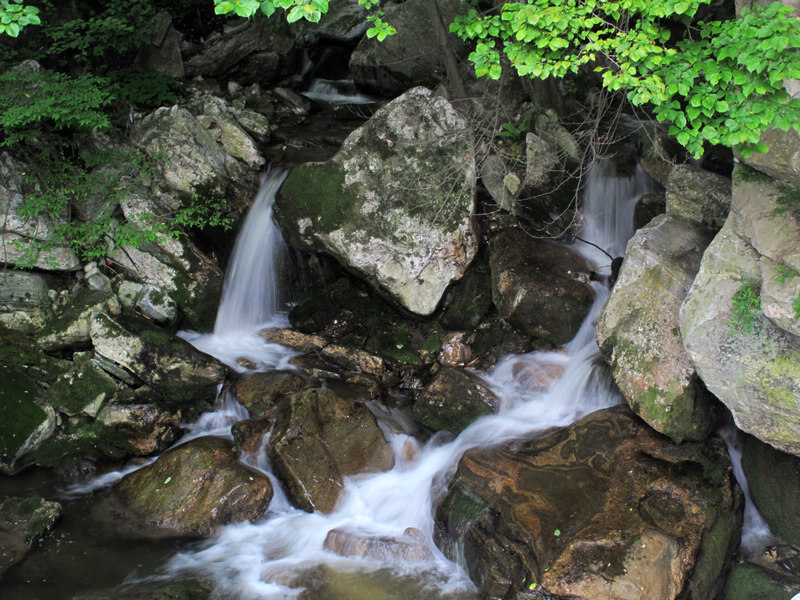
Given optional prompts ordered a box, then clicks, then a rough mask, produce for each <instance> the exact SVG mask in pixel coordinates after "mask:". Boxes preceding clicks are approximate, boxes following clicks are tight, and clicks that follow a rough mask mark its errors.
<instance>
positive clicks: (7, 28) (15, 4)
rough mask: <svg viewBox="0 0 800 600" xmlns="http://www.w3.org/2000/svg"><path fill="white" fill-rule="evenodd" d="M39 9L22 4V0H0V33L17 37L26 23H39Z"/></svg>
mask: <svg viewBox="0 0 800 600" xmlns="http://www.w3.org/2000/svg"><path fill="white" fill-rule="evenodd" d="M40 24H41V20H40V19H39V9H38V8H37V7H35V6H24V5H23V4H22V0H0V34H6V35H10V36H11V37H17V36H18V35H19V33H20V31H22V29H23V28H24V27H26V26H28V25H40Z"/></svg>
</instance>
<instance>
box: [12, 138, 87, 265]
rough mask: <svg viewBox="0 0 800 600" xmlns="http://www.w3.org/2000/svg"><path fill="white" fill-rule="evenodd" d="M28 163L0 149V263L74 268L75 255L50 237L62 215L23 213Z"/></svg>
mask: <svg viewBox="0 0 800 600" xmlns="http://www.w3.org/2000/svg"><path fill="white" fill-rule="evenodd" d="M28 170H30V167H28V166H26V165H24V164H23V163H21V162H18V161H16V160H15V159H13V158H12V157H11V156H10V155H9V154H8V153H6V152H3V153H0V215H2V217H0V251H2V254H0V263H2V264H5V265H12V266H20V267H26V268H31V267H34V268H38V269H45V270H49V271H77V270H79V269H80V268H81V262H80V260H79V259H78V256H77V255H76V254H75V253H74V252H72V250H70V249H69V248H68V247H66V246H59V245H58V244H57V240H53V239H52V236H53V231H54V229H55V226H56V225H58V224H63V223H65V217H66V215H50V214H41V215H38V216H36V217H29V216H26V214H25V212H24V204H25V196H26V194H27V193H28V192H29V191H32V190H27V189H26V185H25V181H24V174H25V172H26V171H28Z"/></svg>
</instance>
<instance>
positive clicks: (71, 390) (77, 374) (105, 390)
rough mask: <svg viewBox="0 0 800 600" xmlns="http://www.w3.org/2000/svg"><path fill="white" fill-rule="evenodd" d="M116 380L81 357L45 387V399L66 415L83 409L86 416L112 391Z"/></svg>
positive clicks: (80, 411)
mask: <svg viewBox="0 0 800 600" xmlns="http://www.w3.org/2000/svg"><path fill="white" fill-rule="evenodd" d="M116 389H117V383H116V382H115V381H114V380H113V379H112V378H111V377H110V376H109V375H108V374H107V373H106V372H105V371H103V370H102V369H101V368H100V367H99V366H97V363H95V362H93V361H84V362H81V363H78V364H76V365H75V367H74V368H73V369H72V370H71V371H69V372H67V373H63V374H62V375H60V376H59V377H58V379H56V381H55V383H54V384H53V385H52V386H50V389H48V390H47V395H46V398H47V401H48V402H49V403H50V404H51V405H52V406H54V407H55V408H57V409H58V410H59V411H61V412H63V413H65V414H67V415H70V416H74V415H78V414H80V413H85V414H87V415H88V416H90V417H94V416H95V415H97V413H98V411H99V410H100V408H101V407H102V405H103V402H105V401H106V400H107V399H108V398H110V397H111V395H112V394H113V393H114V392H115V391H116Z"/></svg>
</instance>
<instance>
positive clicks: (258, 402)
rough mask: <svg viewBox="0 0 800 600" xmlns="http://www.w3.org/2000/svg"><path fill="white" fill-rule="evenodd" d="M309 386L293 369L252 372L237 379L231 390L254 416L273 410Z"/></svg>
mask: <svg viewBox="0 0 800 600" xmlns="http://www.w3.org/2000/svg"><path fill="white" fill-rule="evenodd" d="M307 387H309V383H308V382H307V381H306V380H305V379H303V378H302V377H300V376H299V375H298V374H297V373H293V372H291V371H268V372H266V373H252V374H250V375H247V376H245V377H243V378H242V379H240V380H239V381H237V382H236V383H235V384H234V385H233V388H232V389H231V392H232V393H233V395H234V397H235V398H236V399H237V400H238V401H239V404H241V405H242V406H244V407H245V408H246V409H247V412H248V413H250V416H252V417H258V416H261V415H263V414H267V413H269V412H271V411H272V409H273V408H274V407H275V405H276V404H277V403H278V401H279V400H280V399H282V398H284V397H286V396H288V395H290V394H293V393H295V392H299V391H301V390H304V389H306V388H307Z"/></svg>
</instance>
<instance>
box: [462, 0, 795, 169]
mask: <svg viewBox="0 0 800 600" xmlns="http://www.w3.org/2000/svg"><path fill="white" fill-rule="evenodd" d="M707 3H708V0H666V1H659V2H652V1H651V0H647V1H645V0H619V1H616V2H614V1H612V2H603V3H601V2H597V1H596V0H584V2H577V1H575V0H529V1H528V2H527V3H525V4H522V3H509V4H505V5H504V6H503V8H502V9H501V10H500V20H499V21H498V20H497V15H496V14H489V15H478V13H477V12H476V11H474V10H473V11H470V13H469V14H468V15H466V16H462V17H459V18H457V19H456V20H455V21H454V23H453V24H452V25H451V27H450V30H451V31H452V32H454V33H456V34H457V35H459V36H460V37H461V38H463V39H465V40H473V41H475V42H477V45H476V51H475V52H473V54H472V55H471V58H472V60H473V62H475V71H476V73H477V74H479V75H487V76H491V77H493V78H496V77H498V76H499V71H498V69H499V64H500V61H499V54H498V50H496V49H495V47H497V48H502V52H503V53H504V54H505V55H506V56H507V57H508V59H509V60H510V62H511V64H512V66H513V67H514V68H515V69H516V70H517V72H518V73H519V74H520V75H523V76H529V77H535V78H539V79H546V78H548V77H564V76H565V75H567V74H568V73H575V72H577V69H578V68H579V67H580V66H581V65H585V64H587V63H589V62H591V63H594V64H596V65H597V66H596V70H597V71H598V72H600V74H601V80H602V85H603V86H604V87H605V88H606V89H609V90H612V91H617V90H625V91H626V93H627V98H628V100H629V101H630V102H631V103H632V104H634V105H644V104H648V105H650V106H651V107H652V108H653V112H654V114H655V116H656V117H657V118H658V119H659V120H661V121H665V122H667V123H670V124H672V128H671V130H670V131H671V133H672V134H673V135H675V136H676V137H677V139H678V141H679V142H680V143H681V144H683V145H684V146H685V147H686V148H687V149H688V150H689V151H690V152H691V153H692V154H694V155H696V156H699V155H701V154H702V153H703V148H704V144H706V143H710V144H725V145H728V146H733V145H741V146H742V148H744V151H745V152H752V151H758V150H763V144H760V143H759V139H760V134H761V133H762V132H763V131H764V130H765V129H767V128H768V127H777V128H780V129H783V130H788V129H789V128H792V127H795V128H796V129H798V130H800V126H798V125H797V123H798V122H799V121H800V100H797V99H792V100H790V99H789V98H788V96H787V94H786V93H785V91H784V89H783V83H784V81H786V80H787V79H790V78H798V77H800V20H798V19H797V18H794V17H792V16H791V15H790V13H791V9H790V8H788V7H786V6H783V5H782V4H780V3H779V2H775V3H773V4H770V5H768V6H766V7H764V8H761V7H759V6H757V5H756V6H754V7H753V8H752V9H745V10H744V11H743V15H742V17H741V18H740V19H731V20H727V21H713V22H709V23H694V24H692V28H693V32H692V34H691V36H688V35H683V36H681V35H680V34H678V35H677V36H675V33H676V30H675V29H674V28H673V29H672V30H671V29H670V28H669V27H667V22H666V21H665V19H669V20H671V21H673V22H674V21H678V22H679V23H683V24H684V25H689V24H690V23H691V19H692V17H693V16H694V15H695V14H696V13H697V10H698V9H699V7H700V6H701V5H702V4H707ZM674 36H675V37H677V39H673V37H674ZM681 38H682V39H681ZM493 41H497V42H499V45H497V46H496V45H495V44H492V43H491V42H493ZM495 65H497V66H496V67H495Z"/></svg>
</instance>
